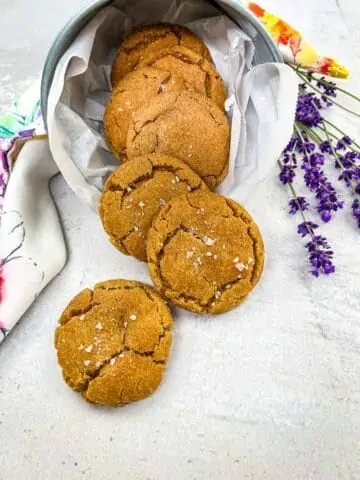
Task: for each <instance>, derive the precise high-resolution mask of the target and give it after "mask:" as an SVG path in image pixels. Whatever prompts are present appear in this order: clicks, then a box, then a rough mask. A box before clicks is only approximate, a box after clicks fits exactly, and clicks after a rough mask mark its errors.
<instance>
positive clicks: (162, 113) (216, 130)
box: [127, 90, 230, 189]
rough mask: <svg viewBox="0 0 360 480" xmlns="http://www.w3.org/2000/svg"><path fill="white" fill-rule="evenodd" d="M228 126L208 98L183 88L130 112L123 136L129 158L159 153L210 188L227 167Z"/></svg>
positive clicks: (224, 174)
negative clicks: (179, 163) (184, 165)
mask: <svg viewBox="0 0 360 480" xmlns="http://www.w3.org/2000/svg"><path fill="white" fill-rule="evenodd" d="M229 150H230V126H229V121H228V119H227V118H226V116H225V114H224V112H223V111H222V110H221V109H220V108H219V107H218V106H217V105H215V104H214V103H213V102H211V101H210V100H209V99H207V98H206V97H204V96H203V95H200V94H199V93H196V92H190V91H187V90H184V91H180V92H169V93H166V92H165V93H164V94H163V95H159V96H158V97H156V98H153V99H152V101H151V102H150V103H149V104H146V105H143V106H142V107H140V108H139V109H138V110H136V112H135V113H134V115H133V119H132V121H131V123H130V127H129V132H128V137H127V155H128V158H129V159H132V158H135V157H139V156H143V155H146V154H149V153H162V154H166V155H170V156H173V157H176V158H179V159H180V160H182V161H183V162H185V163H187V164H188V165H189V166H190V167H191V168H192V169H193V170H194V171H195V172H196V173H197V174H198V175H200V176H201V177H202V179H203V180H204V181H205V182H206V183H207V185H208V186H209V187H210V188H212V189H214V188H216V187H217V186H218V185H219V184H220V183H221V182H222V181H223V180H224V178H225V177H226V175H227V173H228V168H229Z"/></svg>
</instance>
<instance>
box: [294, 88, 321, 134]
mask: <svg viewBox="0 0 360 480" xmlns="http://www.w3.org/2000/svg"><path fill="white" fill-rule="evenodd" d="M322 108H323V106H322V104H321V101H320V100H319V99H318V98H317V97H316V95H315V93H305V92H300V93H299V97H298V103H297V108H296V116H295V119H296V121H297V122H301V123H303V124H304V125H306V126H308V127H312V128H313V127H317V126H319V125H320V124H321V123H322V122H323V119H322V117H321V115H320V113H319V110H321V109H322Z"/></svg>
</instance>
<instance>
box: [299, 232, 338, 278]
mask: <svg viewBox="0 0 360 480" xmlns="http://www.w3.org/2000/svg"><path fill="white" fill-rule="evenodd" d="M306 248H307V250H308V252H309V254H310V258H309V260H310V264H311V266H312V271H311V273H312V274H313V275H314V277H319V276H320V273H324V274H325V275H330V274H332V273H335V267H334V265H333V263H332V260H333V258H334V252H333V251H332V250H331V249H330V246H329V244H328V241H327V240H326V238H325V237H321V236H315V237H313V238H312V240H311V242H309V243H308V244H307V245H306Z"/></svg>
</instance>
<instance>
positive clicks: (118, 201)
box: [100, 154, 208, 262]
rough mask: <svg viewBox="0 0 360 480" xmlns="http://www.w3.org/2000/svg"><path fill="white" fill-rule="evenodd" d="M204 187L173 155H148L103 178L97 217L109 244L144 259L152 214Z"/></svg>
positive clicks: (141, 259) (145, 259) (199, 179)
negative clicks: (174, 200) (173, 200)
mask: <svg viewBox="0 0 360 480" xmlns="http://www.w3.org/2000/svg"><path fill="white" fill-rule="evenodd" d="M197 190H203V191H208V187H207V186H206V184H205V183H204V182H203V181H202V180H201V178H200V177H199V176H198V175H197V174H196V173H194V172H193V171H192V170H191V168H189V167H188V166H187V165H185V164H184V163H183V162H181V161H180V160H177V159H176V158H173V157H169V156H166V155H160V154H151V155H147V156H145V157H139V158H136V159H134V160H131V161H129V162H127V163H125V164H124V165H122V166H121V167H120V168H118V169H117V170H116V171H115V172H114V173H113V174H112V175H111V176H110V177H109V179H108V180H107V182H106V184H105V188H104V193H103V195H102V197H101V200H100V216H101V219H102V222H103V226H104V229H105V231H106V232H107V234H108V235H109V238H110V241H111V242H112V244H113V245H114V246H115V247H116V248H117V249H118V250H120V251H121V252H123V253H125V254H126V255H132V256H133V257H135V258H137V259H138V260H140V261H144V262H146V261H147V257H146V238H147V233H148V230H149V228H150V226H151V222H152V220H153V218H154V216H155V215H156V213H157V212H158V211H159V210H160V209H161V208H162V207H163V206H164V205H166V204H167V203H168V202H169V200H171V199H172V198H174V197H176V196H179V195H183V194H184V193H187V192H192V191H197Z"/></svg>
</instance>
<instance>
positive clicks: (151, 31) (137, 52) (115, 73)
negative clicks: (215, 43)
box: [111, 23, 211, 86]
mask: <svg viewBox="0 0 360 480" xmlns="http://www.w3.org/2000/svg"><path fill="white" fill-rule="evenodd" d="M178 45H181V46H184V47H187V48H190V49H191V50H194V52H197V53H199V54H200V55H201V56H202V57H204V58H206V59H207V60H209V61H211V55H210V52H209V50H208V49H207V47H206V45H205V43H204V42H203V41H202V40H201V39H200V38H199V37H198V36H197V35H195V34H194V33H192V32H191V31H190V30H189V29H187V28H186V27H180V26H178V25H170V24H166V23H162V24H159V25H145V26H142V27H140V28H138V29H137V30H135V31H134V32H133V33H132V34H131V35H130V36H129V37H128V38H127V40H125V42H124V43H123V44H122V45H121V47H120V49H119V51H118V54H117V57H116V60H115V63H114V65H113V68H112V72H111V83H112V85H113V86H115V85H116V84H117V83H118V82H119V81H120V80H121V79H122V78H123V77H124V76H125V75H126V74H127V73H129V72H131V71H132V70H134V69H135V68H136V67H137V66H138V64H139V62H140V61H142V60H143V59H144V58H146V57H147V56H148V55H149V54H152V53H153V52H157V51H159V50H162V49H164V48H171V47H176V46H178Z"/></svg>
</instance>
